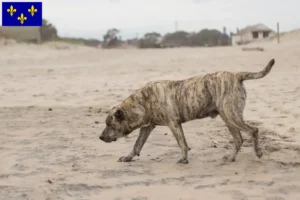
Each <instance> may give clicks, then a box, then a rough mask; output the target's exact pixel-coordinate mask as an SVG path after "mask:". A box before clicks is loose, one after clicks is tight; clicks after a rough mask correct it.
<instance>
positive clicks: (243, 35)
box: [232, 24, 275, 45]
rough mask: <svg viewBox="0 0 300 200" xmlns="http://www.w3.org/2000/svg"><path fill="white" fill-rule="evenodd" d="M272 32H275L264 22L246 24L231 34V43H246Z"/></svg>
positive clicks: (272, 33) (262, 37)
mask: <svg viewBox="0 0 300 200" xmlns="http://www.w3.org/2000/svg"><path fill="white" fill-rule="evenodd" d="M274 34H275V32H274V31H273V30H272V29H270V28H269V27H267V26H265V25H264V24H256V25H252V26H247V27H245V28H244V29H242V30H240V31H238V32H237V33H236V34H234V35H233V36H232V45H240V44H247V43H250V42H253V41H257V40H261V39H264V38H268V37H270V36H272V35H274Z"/></svg>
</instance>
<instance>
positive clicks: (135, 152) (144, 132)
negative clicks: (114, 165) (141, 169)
mask: <svg viewBox="0 0 300 200" xmlns="http://www.w3.org/2000/svg"><path fill="white" fill-rule="evenodd" d="M154 128H155V125H149V126H147V127H142V128H141V129H140V133H139V137H138V139H137V140H136V142H135V144H134V147H133V149H132V151H131V152H130V154H129V155H128V156H124V157H121V158H120V159H119V162H129V161H131V160H132V158H133V157H134V156H140V152H141V150H142V148H143V146H144V144H145V142H146V141H147V139H148V137H149V135H150V133H151V132H152V131H153V129H154Z"/></svg>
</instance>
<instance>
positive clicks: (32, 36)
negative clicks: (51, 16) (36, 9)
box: [0, 26, 41, 44]
mask: <svg viewBox="0 0 300 200" xmlns="http://www.w3.org/2000/svg"><path fill="white" fill-rule="evenodd" d="M0 37H5V38H13V39H15V40H17V41H20V42H32V43H38V44H39V43H41V33H40V27H34V26H32V27H31V26H27V27H5V26H0Z"/></svg>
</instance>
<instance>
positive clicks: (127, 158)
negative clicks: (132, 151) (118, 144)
mask: <svg viewBox="0 0 300 200" xmlns="http://www.w3.org/2000/svg"><path fill="white" fill-rule="evenodd" d="M131 160H132V157H131V156H124V157H121V158H119V160H118V162H130V161H131Z"/></svg>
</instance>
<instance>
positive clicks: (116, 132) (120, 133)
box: [99, 107, 132, 143]
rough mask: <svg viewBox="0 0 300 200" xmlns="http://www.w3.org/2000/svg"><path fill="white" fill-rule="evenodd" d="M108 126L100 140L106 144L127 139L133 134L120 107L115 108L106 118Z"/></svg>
mask: <svg viewBox="0 0 300 200" xmlns="http://www.w3.org/2000/svg"><path fill="white" fill-rule="evenodd" d="M105 122H106V126H105V128H104V130H103V132H102V134H101V135H100V137H99V139H100V140H102V141H104V142H107V143H109V142H113V141H116V140H117V139H118V138H121V137H125V136H126V135H128V134H129V133H131V132H132V130H131V128H130V126H129V122H128V118H127V116H126V113H125V111H124V110H123V109H122V108H120V107H114V108H112V109H111V110H110V112H109V113H108V115H107V117H106V120H105Z"/></svg>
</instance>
